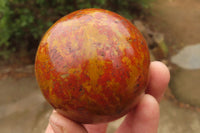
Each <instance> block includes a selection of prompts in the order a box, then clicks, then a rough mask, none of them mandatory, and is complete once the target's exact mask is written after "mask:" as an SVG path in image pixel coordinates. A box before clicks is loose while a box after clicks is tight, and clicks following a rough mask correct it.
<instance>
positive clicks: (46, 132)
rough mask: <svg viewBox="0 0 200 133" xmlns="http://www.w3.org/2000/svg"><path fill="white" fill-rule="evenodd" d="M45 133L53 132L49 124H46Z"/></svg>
mask: <svg viewBox="0 0 200 133" xmlns="http://www.w3.org/2000/svg"><path fill="white" fill-rule="evenodd" d="M45 133H54V131H53V129H52V127H51V125H50V124H48V126H47V128H46V131H45Z"/></svg>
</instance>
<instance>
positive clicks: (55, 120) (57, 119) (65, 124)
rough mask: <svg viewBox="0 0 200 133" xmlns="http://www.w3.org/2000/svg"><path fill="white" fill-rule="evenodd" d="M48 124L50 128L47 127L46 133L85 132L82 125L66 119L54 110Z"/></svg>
mask: <svg viewBox="0 0 200 133" xmlns="http://www.w3.org/2000/svg"><path fill="white" fill-rule="evenodd" d="M49 126H50V127H51V128H47V130H46V133H87V131H86V129H85V128H84V127H83V126H82V125H80V124H78V123H76V122H74V121H72V120H70V119H67V118H66V117H64V116H62V115H60V114H59V113H57V112H56V111H53V113H52V114H51V116H50V120H49ZM49 126H48V127H49Z"/></svg>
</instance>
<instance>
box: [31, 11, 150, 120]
mask: <svg viewBox="0 0 200 133" xmlns="http://www.w3.org/2000/svg"><path fill="white" fill-rule="evenodd" d="M149 62H150V59H149V52H148V47H147V44H146V41H145V40H144V38H143V36H142V35H141V33H140V32H139V31H138V30H137V29H136V28H135V26H133V25H132V24H131V22H129V21H128V20H126V19H125V18H123V17H121V16H119V15H118V14H116V13H113V12H110V11H107V10H102V9H84V10H79V11H76V12H73V13H71V14H69V15H67V16H64V17H63V18H61V19H60V20H58V21H57V22H56V23H55V24H54V25H53V26H52V27H51V28H50V29H49V30H48V31H47V32H46V34H45V35H44V37H43V39H42V40H41V42H40V46H39V48H38V51H37V56H36V62H35V71H36V77H37V80H38V83H39V86H40V88H41V90H42V92H43V94H44V96H45V98H46V99H47V100H48V102H49V103H50V104H51V105H52V106H53V107H54V108H56V109H57V110H58V111H59V112H61V113H62V114H64V115H65V116H67V117H69V118H71V119H73V120H75V121H78V122H82V123H97V122H103V121H110V120H113V119H116V118H118V117H120V116H122V115H124V114H126V113H127V112H128V111H129V110H130V108H131V107H132V106H133V105H134V104H136V102H137V98H138V96H139V95H140V94H141V93H142V92H144V90H145V88H146V85H147V77H148V70H149Z"/></svg>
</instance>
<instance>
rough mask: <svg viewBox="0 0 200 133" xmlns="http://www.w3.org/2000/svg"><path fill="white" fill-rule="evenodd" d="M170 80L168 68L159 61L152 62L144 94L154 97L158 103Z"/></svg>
mask: <svg viewBox="0 0 200 133" xmlns="http://www.w3.org/2000/svg"><path fill="white" fill-rule="evenodd" d="M169 80H170V73H169V70H168V68H167V67H166V66H165V65H164V64H163V63H161V62H159V61H154V62H152V63H151V64H150V71H149V85H148V87H147V90H146V93H148V94H150V95H152V96H154V97H155V98H156V99H157V101H158V102H159V101H160V100H161V98H162V96H163V95H164V92H165V90H166V88H167V85H168V83H169Z"/></svg>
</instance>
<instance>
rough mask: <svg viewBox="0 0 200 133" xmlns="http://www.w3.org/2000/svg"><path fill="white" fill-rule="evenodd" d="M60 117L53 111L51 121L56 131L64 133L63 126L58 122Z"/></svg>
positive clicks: (56, 132)
mask: <svg viewBox="0 0 200 133" xmlns="http://www.w3.org/2000/svg"><path fill="white" fill-rule="evenodd" d="M58 119H59V117H57V114H56V112H53V113H52V115H51V117H50V120H49V123H50V125H51V127H52V129H53V131H54V132H55V133H64V131H63V127H62V126H61V125H59V123H58V121H59V120H58Z"/></svg>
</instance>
